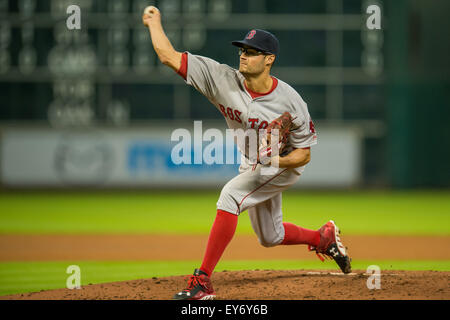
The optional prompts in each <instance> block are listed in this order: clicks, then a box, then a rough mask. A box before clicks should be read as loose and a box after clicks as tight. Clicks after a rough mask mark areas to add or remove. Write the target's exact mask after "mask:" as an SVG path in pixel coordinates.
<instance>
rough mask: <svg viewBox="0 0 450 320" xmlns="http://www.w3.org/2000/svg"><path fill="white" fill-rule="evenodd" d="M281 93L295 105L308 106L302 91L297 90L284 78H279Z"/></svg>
mask: <svg viewBox="0 0 450 320" xmlns="http://www.w3.org/2000/svg"><path fill="white" fill-rule="evenodd" d="M277 80H278V87H279V88H277V89H278V90H279V95H281V96H282V97H284V98H285V99H286V100H287V101H288V102H289V103H292V104H293V105H295V106H302V107H303V106H304V107H306V102H305V101H304V100H303V98H302V96H301V95H300V93H299V92H298V91H297V90H295V89H294V88H293V87H292V86H291V85H289V84H288V83H286V82H284V81H283V80H281V79H279V78H277Z"/></svg>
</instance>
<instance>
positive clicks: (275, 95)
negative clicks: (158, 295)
mask: <svg viewBox="0 0 450 320" xmlns="http://www.w3.org/2000/svg"><path fill="white" fill-rule="evenodd" d="M142 19H143V23H144V25H145V26H147V27H148V29H149V31H150V36H151V40H152V43H153V48H154V50H155V52H156V54H157V55H158V57H159V59H160V61H161V62H162V63H163V64H165V65H167V66H168V67H170V68H172V69H173V70H174V71H175V72H177V73H178V74H179V75H180V76H181V77H183V79H184V80H185V82H186V83H187V84H188V85H191V86H193V87H194V88H195V89H196V90H198V91H199V92H200V93H202V94H203V95H204V96H205V97H206V98H208V100H209V101H210V102H211V103H212V104H213V105H214V106H215V107H216V108H217V109H218V110H219V111H220V112H221V113H222V115H223V116H224V118H225V121H226V122H227V125H228V127H229V128H230V129H243V130H252V129H253V130H257V131H259V130H262V129H267V130H268V131H270V130H273V129H276V130H277V131H279V140H278V141H275V144H276V146H277V147H279V152H274V153H271V146H273V145H274V144H273V141H270V139H268V140H267V141H266V143H265V144H262V147H261V148H259V151H258V152H259V154H262V153H264V154H265V155H269V157H270V159H271V160H270V161H269V162H265V163H264V164H263V163H262V162H260V161H259V157H257V158H258V159H257V162H256V163H253V162H252V157H251V155H249V154H248V152H247V150H246V149H243V148H241V147H240V146H239V144H238V148H240V152H241V153H242V154H243V155H245V158H244V159H243V161H242V162H241V166H240V168H239V174H238V175H237V176H236V177H234V178H233V179H231V180H230V181H229V182H228V183H227V184H226V185H225V186H224V187H223V189H222V191H221V193H220V196H219V199H218V201H217V214H216V218H215V220H214V223H213V226H212V228H211V231H210V234H209V238H208V243H207V247H206V252H205V254H204V258H203V262H202V264H201V266H200V268H198V269H195V271H194V274H193V275H192V276H191V277H190V279H189V282H188V285H187V287H186V288H185V289H184V290H182V291H180V292H178V293H176V294H175V295H174V297H173V298H174V299H177V300H200V299H202V300H206V299H214V298H215V296H216V294H215V292H214V289H213V286H212V284H211V280H210V278H211V275H212V273H213V271H214V268H215V266H216V264H217V263H218V261H219V260H220V258H221V256H222V254H223V252H224V251H225V249H226V247H227V245H228V244H229V242H230V241H231V239H232V238H233V235H234V233H235V230H236V226H237V221H238V217H239V215H240V214H241V212H244V211H248V215H249V217H250V221H251V225H252V227H253V230H254V231H255V233H256V235H257V237H258V239H259V242H260V243H261V245H263V246H264V247H272V246H277V245H295V244H304V245H308V248H309V250H311V251H315V252H316V253H317V255H318V257H319V258H320V259H321V260H322V261H323V257H322V256H325V257H328V258H331V259H334V260H335V261H336V263H337V264H338V266H339V267H340V269H341V270H342V272H344V273H349V272H351V266H350V261H351V259H350V258H349V256H348V255H347V253H346V248H345V247H344V245H343V244H342V242H341V240H340V238H339V233H340V232H339V229H338V227H337V226H336V225H335V223H334V222H333V221H332V220H330V221H329V222H327V223H326V224H325V225H323V226H322V227H321V228H320V229H318V230H308V229H305V228H302V227H300V226H297V225H295V224H292V223H289V222H283V219H282V218H283V217H282V209H281V202H282V200H281V194H282V192H283V191H284V190H286V189H288V188H289V187H290V186H292V185H293V184H294V183H296V182H297V181H298V179H299V178H300V175H301V173H302V172H303V170H304V168H305V165H306V164H307V163H308V162H309V161H310V158H311V146H313V145H315V144H316V143H317V134H316V131H315V128H314V124H313V121H312V120H311V117H310V115H309V112H308V108H307V105H306V103H305V102H304V101H303V99H302V97H301V96H300V95H299V94H298V93H297V92H296V91H295V90H294V89H293V88H292V87H291V86H290V85H288V84H287V83H285V82H283V81H282V80H280V79H277V78H276V77H274V76H271V74H270V71H271V68H272V66H273V64H274V62H275V60H276V58H277V57H278V55H279V42H278V40H277V38H276V37H275V36H274V35H273V34H271V33H270V32H267V31H265V30H259V29H253V30H251V31H249V32H248V33H247V35H246V36H245V38H244V39H243V40H240V41H233V42H232V45H234V46H236V47H238V50H239V51H238V52H239V70H236V69H234V68H232V67H230V66H228V65H225V64H220V63H218V62H216V61H214V60H212V59H210V58H206V57H202V56H198V55H194V54H192V53H190V52H184V53H182V52H178V51H176V50H175V49H174V48H173V46H172V44H171V43H170V41H169V39H168V38H167V36H166V35H165V33H164V29H163V27H162V24H161V14H160V11H159V10H158V9H157V8H156V7H154V6H149V7H147V8H146V9H145V10H144V14H143V18H142ZM278 142H279V143H278ZM261 150H262V151H263V152H261ZM274 150H275V148H274ZM272 163H276V164H277V166H276V167H275V170H273V172H271V173H270V174H267V172H266V173H263V172H262V170H264V169H265V168H267V166H271V165H272Z"/></svg>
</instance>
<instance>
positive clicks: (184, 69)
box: [177, 52, 188, 80]
mask: <svg viewBox="0 0 450 320" xmlns="http://www.w3.org/2000/svg"><path fill="white" fill-rule="evenodd" d="M187 68H188V57H187V52H184V53H183V54H182V55H181V65H180V69H178V71H177V73H178V74H179V75H180V76H181V77H183V79H184V80H186V79H187Z"/></svg>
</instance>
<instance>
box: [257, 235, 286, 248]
mask: <svg viewBox="0 0 450 320" xmlns="http://www.w3.org/2000/svg"><path fill="white" fill-rule="evenodd" d="M258 240H259V243H260V244H261V245H262V246H263V247H266V248H270V247H275V246H277V245H279V244H280V242H281V241H282V240H281V241H280V239H279V238H278V237H260V238H259V239H258Z"/></svg>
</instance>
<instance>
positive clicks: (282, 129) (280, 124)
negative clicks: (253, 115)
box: [258, 111, 295, 164]
mask: <svg viewBox="0 0 450 320" xmlns="http://www.w3.org/2000/svg"><path fill="white" fill-rule="evenodd" d="M294 119H295V118H293V117H292V116H291V114H290V113H289V112H287V111H286V112H284V113H283V114H282V115H281V116H279V117H278V118H276V119H274V120H273V121H272V122H271V123H270V124H269V125H268V126H267V128H266V130H267V135H266V137H265V138H263V140H262V141H261V147H260V149H259V153H258V162H260V161H261V162H260V163H263V164H264V162H267V163H268V162H270V157H271V156H272V155H275V154H273V153H272V141H271V140H272V136H273V137H277V136H278V142H277V145H278V153H277V154H278V155H280V154H282V152H283V148H284V147H285V146H286V143H287V141H288V138H289V135H290V134H291V131H292V129H293V126H294V124H293V120H294ZM275 130H278V132H276V131H275ZM277 133H278V134H277ZM274 145H275V143H274Z"/></svg>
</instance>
